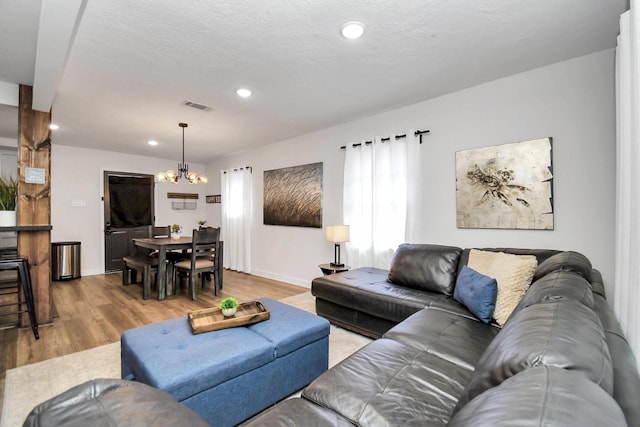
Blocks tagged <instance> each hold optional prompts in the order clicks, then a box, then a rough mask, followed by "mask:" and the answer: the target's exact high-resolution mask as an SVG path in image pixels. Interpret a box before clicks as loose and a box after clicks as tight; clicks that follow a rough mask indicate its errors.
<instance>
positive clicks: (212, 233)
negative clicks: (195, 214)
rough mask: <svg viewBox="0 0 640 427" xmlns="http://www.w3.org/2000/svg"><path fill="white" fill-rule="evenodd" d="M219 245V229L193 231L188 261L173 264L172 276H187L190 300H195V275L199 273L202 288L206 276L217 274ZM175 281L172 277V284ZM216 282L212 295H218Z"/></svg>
mask: <svg viewBox="0 0 640 427" xmlns="http://www.w3.org/2000/svg"><path fill="white" fill-rule="evenodd" d="M219 243H220V229H219V228H210V227H208V228H204V229H199V230H193V237H192V240H191V253H190V254H189V259H186V260H182V261H178V262H176V263H175V265H174V266H173V267H174V276H176V275H178V274H179V273H185V274H187V275H188V276H189V288H190V289H191V298H192V299H193V300H194V301H195V300H196V286H195V283H196V275H197V274H199V273H200V276H201V279H202V288H204V287H205V281H206V274H204V273H210V274H214V276H215V275H216V274H217V265H218V264H217V261H216V256H217V253H216V252H217V250H218V247H219ZM175 281H176V279H175V277H174V282H175ZM218 282H219V281H218V280H214V295H218V288H219V286H218Z"/></svg>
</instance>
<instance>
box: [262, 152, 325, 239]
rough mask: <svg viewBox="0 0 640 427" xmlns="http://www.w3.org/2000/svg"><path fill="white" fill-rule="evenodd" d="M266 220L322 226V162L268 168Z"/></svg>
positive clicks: (294, 224)
mask: <svg viewBox="0 0 640 427" xmlns="http://www.w3.org/2000/svg"><path fill="white" fill-rule="evenodd" d="M263 206H264V208H263V213H264V223H265V224H266V225H289V226H298V227H314V228H322V163H312V164H308V165H302V166H294V167H288V168H282V169H274V170H269V171H264V205H263Z"/></svg>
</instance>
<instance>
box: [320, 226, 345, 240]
mask: <svg viewBox="0 0 640 427" xmlns="http://www.w3.org/2000/svg"><path fill="white" fill-rule="evenodd" d="M325 233H326V234H325V235H326V238H327V241H328V242H333V243H340V242H348V241H349V226H348V225H327V227H326V230H325Z"/></svg>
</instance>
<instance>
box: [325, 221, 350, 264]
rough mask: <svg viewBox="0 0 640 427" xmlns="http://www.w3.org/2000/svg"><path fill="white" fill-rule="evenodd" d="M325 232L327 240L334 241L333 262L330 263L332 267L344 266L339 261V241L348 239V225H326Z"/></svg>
mask: <svg viewBox="0 0 640 427" xmlns="http://www.w3.org/2000/svg"><path fill="white" fill-rule="evenodd" d="M325 233H326V238H327V241H328V242H333V243H335V249H334V262H332V263H331V264H330V265H331V266H332V267H344V264H342V263H341V262H340V243H342V242H348V241H349V226H348V225H327V228H326V230H325Z"/></svg>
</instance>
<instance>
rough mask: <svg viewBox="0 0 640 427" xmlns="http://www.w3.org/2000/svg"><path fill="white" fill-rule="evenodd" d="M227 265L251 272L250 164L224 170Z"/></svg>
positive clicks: (224, 256) (225, 258) (223, 192)
mask: <svg viewBox="0 0 640 427" xmlns="http://www.w3.org/2000/svg"><path fill="white" fill-rule="evenodd" d="M220 182H221V183H222V185H221V187H222V188H221V192H220V193H221V198H222V228H221V230H220V231H221V234H222V240H223V241H224V255H223V266H224V268H229V269H231V270H236V271H241V272H244V273H251V223H252V218H253V212H252V206H251V205H252V202H251V201H252V184H251V183H252V179H251V169H250V168H239V169H228V170H226V171H222V172H221V179H220Z"/></svg>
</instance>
